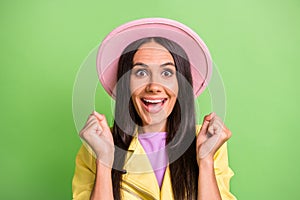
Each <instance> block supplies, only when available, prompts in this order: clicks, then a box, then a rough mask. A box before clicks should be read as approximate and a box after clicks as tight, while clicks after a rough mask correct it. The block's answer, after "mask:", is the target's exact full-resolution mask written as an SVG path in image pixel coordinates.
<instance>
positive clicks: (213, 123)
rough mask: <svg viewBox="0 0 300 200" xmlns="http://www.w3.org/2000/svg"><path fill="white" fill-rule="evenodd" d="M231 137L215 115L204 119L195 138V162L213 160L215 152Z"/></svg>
mask: <svg viewBox="0 0 300 200" xmlns="http://www.w3.org/2000/svg"><path fill="white" fill-rule="evenodd" d="M230 137H231V131H230V130H229V129H228V128H227V127H226V126H225V125H224V123H223V121H222V120H221V118H220V117H219V116H217V115H216V114H215V113H210V114H209V115H206V116H205V117H204V120H203V123H202V127H201V129H200V132H199V134H198V136H197V146H196V150H197V162H198V165H199V162H200V161H201V160H202V159H205V158H208V159H213V157H214V155H215V153H216V151H217V150H218V149H219V148H220V147H221V146H222V145H223V144H224V143H225V142H226V141H227V140H228V139H229V138H230Z"/></svg>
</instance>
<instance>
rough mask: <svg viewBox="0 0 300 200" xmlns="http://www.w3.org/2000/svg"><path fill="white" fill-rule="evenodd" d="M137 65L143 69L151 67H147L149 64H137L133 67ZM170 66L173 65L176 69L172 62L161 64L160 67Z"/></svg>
mask: <svg viewBox="0 0 300 200" xmlns="http://www.w3.org/2000/svg"><path fill="white" fill-rule="evenodd" d="M137 65H138V66H142V67H149V65H147V64H145V63H142V62H137V63H135V64H133V67H134V66H137ZM168 65H172V66H174V67H175V64H174V63H172V62H166V63H164V64H161V65H160V67H165V66H168Z"/></svg>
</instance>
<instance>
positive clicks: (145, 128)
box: [139, 120, 167, 133]
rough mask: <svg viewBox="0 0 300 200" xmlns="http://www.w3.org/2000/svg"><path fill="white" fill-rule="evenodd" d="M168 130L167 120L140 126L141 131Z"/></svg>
mask: <svg viewBox="0 0 300 200" xmlns="http://www.w3.org/2000/svg"><path fill="white" fill-rule="evenodd" d="M154 132H167V120H165V121H163V122H160V123H157V124H145V125H143V127H141V128H140V130H139V133H154Z"/></svg>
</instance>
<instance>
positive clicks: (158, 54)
mask: <svg viewBox="0 0 300 200" xmlns="http://www.w3.org/2000/svg"><path fill="white" fill-rule="evenodd" d="M136 62H150V63H161V62H172V63H174V60H173V57H172V55H171V53H170V52H169V51H168V50H167V49H166V48H165V47H163V46H162V45H160V44H158V43H156V42H153V41H151V42H148V43H145V44H143V45H141V46H140V48H139V49H138V50H137V52H136V53H135V55H134V57H133V63H136Z"/></svg>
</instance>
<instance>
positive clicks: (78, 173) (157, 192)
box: [72, 131, 235, 200]
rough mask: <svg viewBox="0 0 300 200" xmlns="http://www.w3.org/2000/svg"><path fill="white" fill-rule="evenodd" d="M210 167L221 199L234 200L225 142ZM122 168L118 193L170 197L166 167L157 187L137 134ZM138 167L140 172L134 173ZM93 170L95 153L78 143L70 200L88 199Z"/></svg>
mask: <svg viewBox="0 0 300 200" xmlns="http://www.w3.org/2000/svg"><path fill="white" fill-rule="evenodd" d="M197 132H198V131H197ZM143 155H144V156H143ZM214 168H215V174H216V179H217V183H218V187H219V190H220V193H221V196H222V199H223V200H234V199H235V197H234V196H233V195H232V194H231V193H230V191H229V181H230V178H231V177H232V176H233V172H232V170H231V169H230V168H229V166H228V156H227V144H226V143H225V144H224V145H223V146H222V147H221V148H220V149H219V150H218V151H217V152H216V154H215V156H214ZM124 169H125V170H126V171H127V173H126V174H124V175H123V177H122V178H123V182H122V185H121V195H122V197H123V199H126V200H127V199H130V200H134V199H145V200H148V199H149V200H150V199H151V200H153V199H162V200H169V199H170V200H171V199H174V197H173V192H172V186H171V178H170V171H169V167H167V168H166V172H165V175H164V179H163V183H162V186H161V189H160V188H159V185H158V183H157V180H156V177H155V174H154V172H153V171H152V167H151V163H150V161H149V160H148V157H147V155H146V153H145V151H144V149H143V147H142V145H141V144H140V143H139V140H138V139H137V137H134V138H133V140H132V142H131V144H130V146H129V149H128V155H127V158H126V160H125V165H124ZM142 170H143V173H134V172H137V171H142ZM95 174H96V161H95V156H94V155H93V154H92V152H91V151H90V150H89V149H87V148H86V147H85V145H82V146H81V148H80V150H79V152H78V154H77V157H76V166H75V174H74V177H73V182H72V190H73V199H74V200H88V199H90V195H91V192H92V190H93V187H94V181H95Z"/></svg>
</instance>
